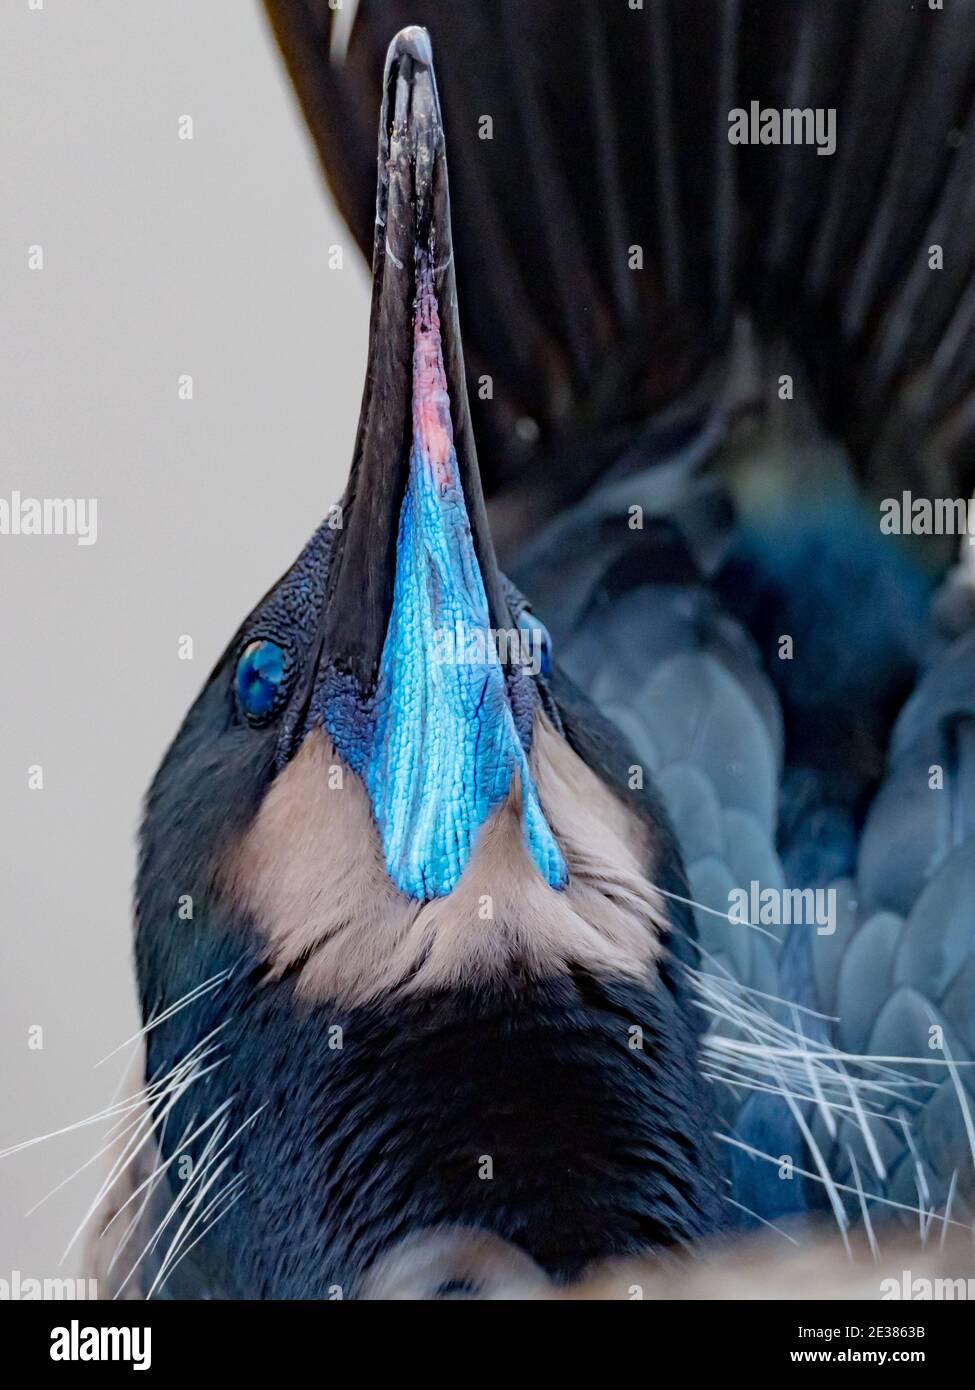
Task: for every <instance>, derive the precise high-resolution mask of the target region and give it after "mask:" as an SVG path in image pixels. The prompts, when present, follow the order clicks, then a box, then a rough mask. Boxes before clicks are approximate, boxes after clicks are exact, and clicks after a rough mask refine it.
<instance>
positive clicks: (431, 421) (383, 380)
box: [325, 28, 510, 685]
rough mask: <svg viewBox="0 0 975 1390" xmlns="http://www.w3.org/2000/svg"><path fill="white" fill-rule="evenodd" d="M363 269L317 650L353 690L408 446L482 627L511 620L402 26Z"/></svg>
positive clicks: (419, 77)
mask: <svg viewBox="0 0 975 1390" xmlns="http://www.w3.org/2000/svg"><path fill="white" fill-rule="evenodd" d="M372 268H373V289H372V312H371V318H370V324H369V358H368V365H367V370H366V383H365V389H364V392H363V397H362V406H361V409H360V414H359V429H358V435H357V439H356V446H355V453H354V455H353V463H352V471H351V475H350V478H349V485H348V488H347V491H346V496H345V504H344V508H343V515H344V524H343V528H342V532H341V534H340V535H339V537H338V541H337V544H336V546H335V548H334V551H333V559H332V564H331V573H330V584H329V589H330V593H329V600H330V601H329V605H328V625H327V628H326V634H325V636H326V641H325V647H326V650H330V651H331V652H332V653H335V654H338V655H339V659H340V661H341V662H342V663H343V664H347V668H348V670H349V671H350V672H351V674H353V675H354V676H355V677H356V678H357V679H358V680H359V681H360V683H362V684H363V685H368V684H369V683H370V682H371V681H373V680H374V679H375V676H376V673H377V670H378V665H379V660H380V656H381V653H382V649H383V644H384V641H385V637H386V629H387V624H388V620H389V615H390V609H391V599H392V587H393V581H394V576H395V570H396V539H397V531H398V524H399V516H400V509H401V506H402V501H403V496H404V492H405V489H406V483H407V478H408V475H409V469H410V462H411V458H412V456H413V454H414V450H415V449H416V450H417V451H419V452H420V453H422V455H423V457H424V459H425V460H426V462H427V463H428V464H429V465H430V466H431V467H432V468H435V469H436V468H439V469H440V470H441V474H442V479H441V480H442V481H443V482H448V481H450V482H452V483H453V484H454V486H455V487H456V489H458V490H459V492H460V494H461V499H462V502H463V505H464V508H465V509H466V521H467V523H468V525H469V528H470V539H471V544H472V547H473V557H472V558H473V559H474V560H475V561H476V564H477V567H478V569H479V570H480V575H481V582H482V584H483V587H484V591H485V595H486V597H487V603H488V610H489V616H490V618H491V620H492V624H493V625H494V626H498V627H501V626H505V625H507V624H508V623H509V622H510V614H509V613H508V609H507V605H506V603H505V600H504V595H503V590H502V588H501V585H500V583H499V577H498V567H497V561H496V559H495V554H494V547H493V545H492V543H491V538H490V532H489V530H488V523H487V515H486V512H485V507H484V496H483V493H482V490H481V479H480V473H479V470H478V465H477V452H476V449H475V446H474V435H473V431H472V428H471V418H470V408H469V405H468V400H467V385H466V380H465V375H464V355H463V349H462V346H461V338H460V327H459V322H458V317H457V291H456V283H455V275H454V259H453V244H452V241H451V232H450V200H449V194H448V189H447V165H446V157H445V152H444V132H443V122H442V117H441V112H440V102H439V99H438V97H437V86H436V79H435V77H434V70H433V56H432V53H431V48H430V39H429V36H428V35H427V32H426V30H425V29H419V28H409V29H404V30H402V31H401V32H400V33H399V34H397V36H396V38H395V39H394V40H393V42H392V43H391V44H390V47H389V52H388V54H387V56H386V68H385V74H384V78H383V104H382V114H381V118H380V127H379V160H378V189H377V195H376V234H375V243H374V247H373V260H372ZM448 467H449V468H450V470H451V472H452V478H451V479H447V477H446V472H445V470H447V469H448Z"/></svg>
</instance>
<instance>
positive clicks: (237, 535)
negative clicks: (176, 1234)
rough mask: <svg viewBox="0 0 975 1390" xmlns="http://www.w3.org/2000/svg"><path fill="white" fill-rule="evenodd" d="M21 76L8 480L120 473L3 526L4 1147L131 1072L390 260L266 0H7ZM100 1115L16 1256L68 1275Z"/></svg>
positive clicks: (15, 1240) (39, 1162)
mask: <svg viewBox="0 0 975 1390" xmlns="http://www.w3.org/2000/svg"><path fill="white" fill-rule="evenodd" d="M347 5H348V0H347ZM345 19H346V22H347V20H348V15H346V16H345ZM0 102H2V135H0V139H2V153H0V158H2V164H0V167H2V170H3V198H2V200H0V306H2V307H0V314H2V323H3V329H2V334H0V338H2V342H0V351H2V355H3V360H2V364H0V392H2V396H3V399H2V405H0V422H2V423H0V460H2V468H0V495H2V496H4V497H7V498H9V496H10V493H11V491H12V490H13V489H15V488H17V489H20V491H21V492H22V493H23V494H24V495H25V496H26V495H30V496H38V497H45V496H47V497H79V496H80V497H96V498H97V499H98V539H97V543H96V544H95V545H93V546H90V547H84V546H79V545H78V544H77V542H76V540H75V539H74V538H72V537H68V536H60V537H56V536H50V537H49V536H39V537H25V536H0V594H2V596H3V600H2V601H3V632H2V639H0V640H2V650H3V660H2V662H0V728H2V737H0V787H2V793H3V794H2V803H0V853H2V861H3V869H2V879H0V903H2V913H3V918H2V929H0V1005H2V1009H0V1049H2V1050H0V1058H2V1066H0V1147H2V1146H6V1145H9V1144H14V1143H17V1142H19V1141H21V1140H24V1139H28V1138H31V1137H32V1136H34V1135H41V1134H45V1133H47V1132H48V1131H51V1130H55V1129H58V1128H60V1127H62V1126H65V1125H68V1124H71V1123H73V1122H75V1121H77V1120H80V1119H83V1118H84V1117H85V1116H88V1115H90V1114H92V1113H94V1112H96V1111H97V1110H98V1109H100V1108H101V1107H102V1106H103V1105H105V1104H106V1103H107V1102H108V1101H109V1099H110V1098H111V1096H112V1093H113V1091H114V1089H115V1087H116V1084H117V1083H118V1081H119V1078H120V1075H121V1073H122V1071H123V1069H124V1060H125V1059H124V1056H123V1055H122V1054H120V1055H119V1056H117V1057H115V1058H113V1059H112V1060H111V1061H110V1062H106V1063H105V1065H103V1066H101V1067H99V1068H95V1066H94V1064H95V1063H96V1062H97V1061H98V1060H99V1058H101V1057H103V1056H104V1055H105V1054H106V1053H108V1052H109V1051H110V1050H111V1049H113V1048H114V1047H116V1046H117V1045H118V1044H119V1043H121V1042H122V1041H123V1039H125V1038H127V1037H128V1036H130V1035H131V1034H132V1033H133V1032H134V1031H135V1029H136V1028H137V1027H138V1022H137V1017H136V1010H135V1002H134V994H133V986H132V965H131V927H130V922H131V896H132V882H133V876H134V867H135V835H136V828H137V825H138V818H139V807H140V800H141V797H142V795H143V793H144V791H145V789H146V786H147V785H148V782H149V779H150V778H151V776H152V773H153V771H154V769H155V767H156V764H157V763H158V761H159V758H160V756H161V754H162V752H163V751H164V749H165V747H166V745H167V743H168V741H169V740H170V738H171V737H172V735H173V734H174V733H175V730H176V728H177V726H178V723H179V721H180V719H181V718H182V716H183V714H184V712H185V711H186V709H187V708H188V706H189V704H190V703H191V701H192V700H193V698H194V696H195V694H196V692H197V690H198V688H199V687H200V685H201V684H202V682H203V681H204V679H205V678H206V675H207V673H208V671H209V669H210V667H211V665H212V663H213V662H214V660H215V659H216V658H217V656H218V655H219V653H220V652H221V650H222V649H223V646H224V645H225V643H226V642H227V641H228V639H229V638H230V637H231V636H232V635H233V632H234V630H235V629H236V626H237V624H238V622H239V621H240V619H241V618H242V617H243V616H244V614H245V613H246V612H247V611H248V609H249V608H250V607H251V605H252V604H253V602H254V601H255V599H257V598H258V597H259V596H260V595H261V594H262V593H263V592H264V590H265V589H266V588H267V587H268V586H269V585H270V584H271V583H272V582H273V581H274V580H275V579H276V578H277V576H278V575H279V574H280V572H281V571H282V570H283V569H285V568H286V566H287V565H288V564H289V563H290V562H291V560H292V559H293V558H294V556H295V555H296V554H297V552H298V550H299V549H300V547H301V545H302V544H303V542H304V540H305V539H306V538H307V536H308V535H309V534H310V533H311V531H312V530H313V529H314V527H315V526H316V525H317V523H318V521H319V520H320V518H321V517H322V516H323V515H324V513H325V512H326V510H327V508H328V505H329V503H330V502H331V501H333V500H334V498H335V497H336V496H337V495H338V493H339V492H340V491H341V488H342V485H343V482H344V478H345V473H346V470H347V468H348V462H349V459H350V456H351V449H352V441H353V434H354V429H355V420H356V416H357V413H358V403H359V396H360V392H361V388H362V373H363V366H364V360H365V342H366V329H367V313H368V281H367V275H366V271H365V268H364V267H363V266H362V265H361V264H360V261H359V259H358V253H357V252H356V251H355V249H354V247H353V245H352V243H351V239H350V238H349V237H348V235H347V233H346V232H345V229H344V227H342V226H341V225H340V224H339V222H338V220H337V217H336V215H335V213H334V211H333V210H332V207H331V205H330V203H329V200H328V196H327V194H326V192H325V191H324V186H323V183H322V180H321V177H320V175H319V172H318V167H317V165H316V164H315V161H314V158H313V155H312V153H311V149H310V146H309V143H308V141H307V140H306V137H305V132H304V127H303V125H302V123H301V120H300V116H299V114H298V111H297V109H296V107H295V104H294V102H293V99H292V95H291V91H290V88H289V86H288V83H287V79H286V77H285V74H284V71H283V68H282V67H281V65H280V62H279V59H278V55H277V52H276V50H275V49H274V47H273V41H272V39H271V36H270V33H269V31H268V29H267V27H266V25H265V22H264V19H263V14H262V13H261V12H260V11H259V10H258V8H257V6H256V4H255V3H254V2H253V0H44V3H43V8H42V9H41V10H40V11H32V10H31V9H30V8H29V4H28V0H0ZM183 114H189V115H191V116H192V117H193V121H194V139H193V140H192V141H182V140H179V139H178V138H177V123H178V119H179V117H180V116H181V115H183ZM32 244H40V245H42V246H43V248H44V259H45V265H44V269H43V270H42V271H29V270H28V269H27V248H28V247H29V246H30V245H32ZM332 244H341V245H342V246H343V247H344V251H345V255H344V268H343V269H341V270H332V269H329V266H328V252H329V246H330V245H332ZM187 372H188V373H191V374H192V375H193V378H194V389H195V399H194V400H193V401H192V402H184V401H180V400H179V399H178V398H177V379H178V377H179V376H180V374H181V373H187ZM182 634H189V635H191V636H192V638H193V641H194V659H193V660H192V661H181V660H179V659H178V655H177V643H178V639H179V637H180V636H181V635H182ZM33 763H40V764H41V765H42V766H43V769H44V789H43V791H29V790H28V788H27V769H28V766H29V765H30V764H33ZM38 1024H39V1025H41V1027H42V1028H43V1030H44V1031H43V1038H44V1046H43V1049H42V1050H40V1051H31V1050H29V1049H28V1046H27V1042H28V1029H29V1028H30V1027H31V1026H32V1025H38ZM101 1133H102V1129H101V1128H100V1127H95V1128H91V1127H89V1128H87V1129H83V1130H80V1131H77V1132H75V1133H72V1134H68V1135H65V1136H63V1137H61V1138H52V1139H50V1140H48V1141H46V1142H44V1143H42V1144H38V1145H36V1146H34V1147H33V1148H31V1149H29V1150H27V1151H25V1152H22V1153H19V1154H17V1155H14V1156H13V1157H7V1158H4V1159H2V1160H0V1278H9V1275H10V1272H11V1271H12V1270H14V1269H19V1270H20V1271H21V1272H22V1274H23V1275H25V1276H26V1275H30V1276H33V1277H45V1276H46V1277H54V1276H56V1275H57V1273H58V1267H57V1262H58V1259H59V1257H60V1255H61V1252H62V1250H63V1248H64V1245H65V1244H66V1243H67V1240H68V1238H69V1236H70V1235H71V1233H72V1232H73V1230H74V1228H75V1226H76V1224H77V1223H78V1221H80V1219H81V1217H82V1215H83V1213H84V1211H85V1208H86V1206H87V1203H88V1200H89V1199H90V1197H91V1195H92V1194H93V1193H94V1191H95V1189H96V1187H97V1177H98V1174H99V1173H100V1171H101V1167H100V1164H97V1163H96V1164H94V1165H92V1167H90V1168H89V1169H87V1170H86V1171H84V1172H82V1173H81V1174H80V1175H79V1176H78V1177H77V1178H75V1179H74V1181H72V1182H71V1183H69V1184H68V1186H67V1187H66V1188H65V1189H64V1190H63V1191H61V1192H59V1193H57V1194H56V1195H55V1196H54V1197H53V1198H52V1199H51V1200H50V1201H49V1202H47V1203H46V1204H45V1205H44V1206H42V1207H41V1208H40V1209H39V1210H38V1211H37V1212H36V1214H34V1215H32V1216H29V1217H27V1216H25V1213H26V1211H27V1209H28V1208H29V1207H31V1206H32V1204H33V1203H35V1202H36V1201H38V1200H39V1199H40V1198H42V1197H43V1196H44V1194H45V1193H46V1192H48V1191H49V1190H50V1189H51V1188H53V1187H54V1186H55V1184H56V1183H58V1182H60V1181H61V1180H62V1179H63V1178H64V1177H66V1176H67V1175H68V1174H70V1173H71V1172H73V1170H74V1169H76V1168H77V1167H78V1166H79V1165H81V1164H83V1163H84V1162H85V1161H86V1160H87V1159H88V1158H90V1157H91V1156H92V1155H93V1154H94V1153H95V1152H96V1150H97V1149H98V1147H99V1138H98V1136H99V1135H100V1134H101ZM76 1253H77V1248H76V1251H75V1254H73V1255H71V1256H69V1258H68V1260H67V1261H66V1262H65V1265H64V1266H63V1268H62V1270H61V1272H62V1273H72V1272H74V1270H75V1268H76V1258H75V1256H76Z"/></svg>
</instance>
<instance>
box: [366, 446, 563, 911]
mask: <svg viewBox="0 0 975 1390" xmlns="http://www.w3.org/2000/svg"><path fill="white" fill-rule="evenodd" d="M488 627H489V618H488V602H487V595H486V594H485V591H484V584H483V582H482V579H481V574H480V571H479V569H478V567H477V562H476V560H475V558H474V553H473V547H472V545H471V539H470V526H469V523H468V519H467V509H466V506H465V504H464V498H463V494H462V491H461V489H460V488H459V487H458V486H456V484H451V483H445V484H439V483H438V482H437V480H436V477H435V474H434V471H433V470H432V469H431V468H430V467H429V466H428V464H427V461H426V460H425V459H424V458H423V456H422V454H421V453H420V451H419V449H418V448H416V446H414V452H413V456H412V459H411V464H410V476H409V481H408V484H407V488H406V494H405V497H404V499H403V509H402V513H401V515H400V524H399V537H398V542H397V566H396V580H395V586H394V594H393V608H392V614H391V616H390V621H389V628H388V631H387V635H386V643H385V646H384V648H383V655H382V662H381V666H380V677H379V693H378V702H377V709H378V719H377V724H376V732H375V738H374V740H373V746H372V749H371V753H370V756H369V759H368V762H367V764H366V770H365V783H366V788H367V790H368V792H369V795H370V798H371V800H372V805H373V810H374V813H375V817H376V824H377V826H378V827H379V833H380V837H381V839H382V844H383V852H384V855H385V859H386V868H387V871H388V873H389V876H390V878H391V879H392V881H393V882H394V883H395V884H396V886H397V887H398V888H399V889H400V891H401V892H403V893H405V894H406V895H407V896H408V897H411V898H417V899H426V898H435V897H443V896H445V895H446V894H448V893H451V892H452V891H453V890H454V888H456V886H457V882H458V880H459V878H460V876H461V874H462V873H463V871H464V868H465V866H466V864H467V862H468V860H469V859H470V855H471V849H472V846H473V844H474V840H475V838H476V836H477V833H478V831H479V830H480V828H481V826H482V825H483V824H484V822H485V821H486V820H487V818H488V816H490V814H491V812H492V811H494V810H495V809H496V808H497V807H498V806H500V805H501V803H502V802H503V801H504V800H505V798H506V796H507V795H508V792H509V789H510V787H511V783H512V779H513V778H514V777H515V776H517V778H518V781H519V784H520V787H521V794H522V815H523V826H524V836H525V845H526V848H527V850H528V853H529V854H530V856H531V858H532V860H533V861H534V863H535V866H536V867H537V869H538V871H539V873H540V874H541V875H542V877H543V878H544V879H545V880H546V881H547V882H548V883H549V885H550V886H551V887H552V888H562V887H564V885H565V881H566V868H565V861H564V860H563V858H562V854H561V852H560V850H559V848H558V845H557V844H556V843H555V840H554V838H553V836H552V832H551V830H550V829H549V826H548V823H547V822H546V820H545V817H544V815H543V814H542V810H541V807H540V806H539V803H538V796H537V793H536V791H535V786H534V783H533V781H532V776H531V773H530V771H529V769H528V763H527V760H526V757H525V752H524V749H523V747H522V744H521V739H520V738H519V735H518V731H517V729H516V727H515V722H514V719H513V717H512V714H511V709H510V707H509V704H508V699H507V692H506V686H505V679H504V674H503V668H502V667H501V666H500V665H499V664H498V663H497V662H496V661H495V662H492V661H490V660H484V661H477V660H472V661H468V660H466V659H465V660H460V661H458V660H450V659H449V658H450V655H451V653H450V650H449V647H446V646H445V644H444V642H443V633H444V632H445V631H446V632H449V633H450V634H451V635H453V634H456V633H458V632H460V633H465V634H469V635H472V634H473V633H474V632H475V631H476V630H478V629H479V630H480V632H481V633H485V634H486V632H487V629H488ZM458 646H459V647H461V648H462V652H461V655H462V656H466V654H467V653H468V652H470V651H471V650H472V648H473V649H474V650H475V651H476V649H477V647H480V648H482V649H483V650H485V652H486V653H488V652H490V651H491V648H490V646H489V644H487V643H477V644H471V645H467V644H465V643H463V642H462V643H455V645H454V650H455V651H456V649H457V647H458ZM445 658H446V659H445Z"/></svg>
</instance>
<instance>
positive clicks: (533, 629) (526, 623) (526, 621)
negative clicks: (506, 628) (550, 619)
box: [518, 608, 552, 676]
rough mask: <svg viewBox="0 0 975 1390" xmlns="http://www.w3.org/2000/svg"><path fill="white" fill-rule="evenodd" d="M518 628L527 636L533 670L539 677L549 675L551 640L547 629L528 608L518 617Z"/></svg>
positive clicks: (550, 669)
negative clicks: (536, 671)
mask: <svg viewBox="0 0 975 1390" xmlns="http://www.w3.org/2000/svg"><path fill="white" fill-rule="evenodd" d="M518 626H519V627H520V628H521V630H522V632H524V633H526V634H527V636H528V642H527V647H528V656H529V659H530V661H531V664H532V667H533V669H537V670H538V674H539V675H541V676H548V675H550V674H551V671H552V639H551V637H550V636H549V631H548V628H547V627H546V626H545V624H544V623H542V622H539V620H538V618H536V617H535V614H534V613H532V611H531V610H530V609H528V608H525V609H523V610H522V612H521V614H520V615H519V617H518Z"/></svg>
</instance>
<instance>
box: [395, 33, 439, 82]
mask: <svg viewBox="0 0 975 1390" xmlns="http://www.w3.org/2000/svg"><path fill="white" fill-rule="evenodd" d="M404 58H412V60H413V62H414V63H417V64H419V65H420V66H421V67H425V68H432V67H433V49H432V48H431V46H430V35H429V34H428V33H427V31H426V29H424V28H422V27H421V26H420V25H419V24H408V25H407V26H406V28H405V29H401V30H400V31H399V33H398V34H396V35H395V36H394V38H393V41H392V43H391V44H390V45H389V48H388V49H387V51H386V71H385V80H386V81H387V82H388V81H389V78H390V76H391V75H392V72H393V69H394V67H396V66H398V65H399V63H401V62H402V60H403V59H404Z"/></svg>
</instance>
